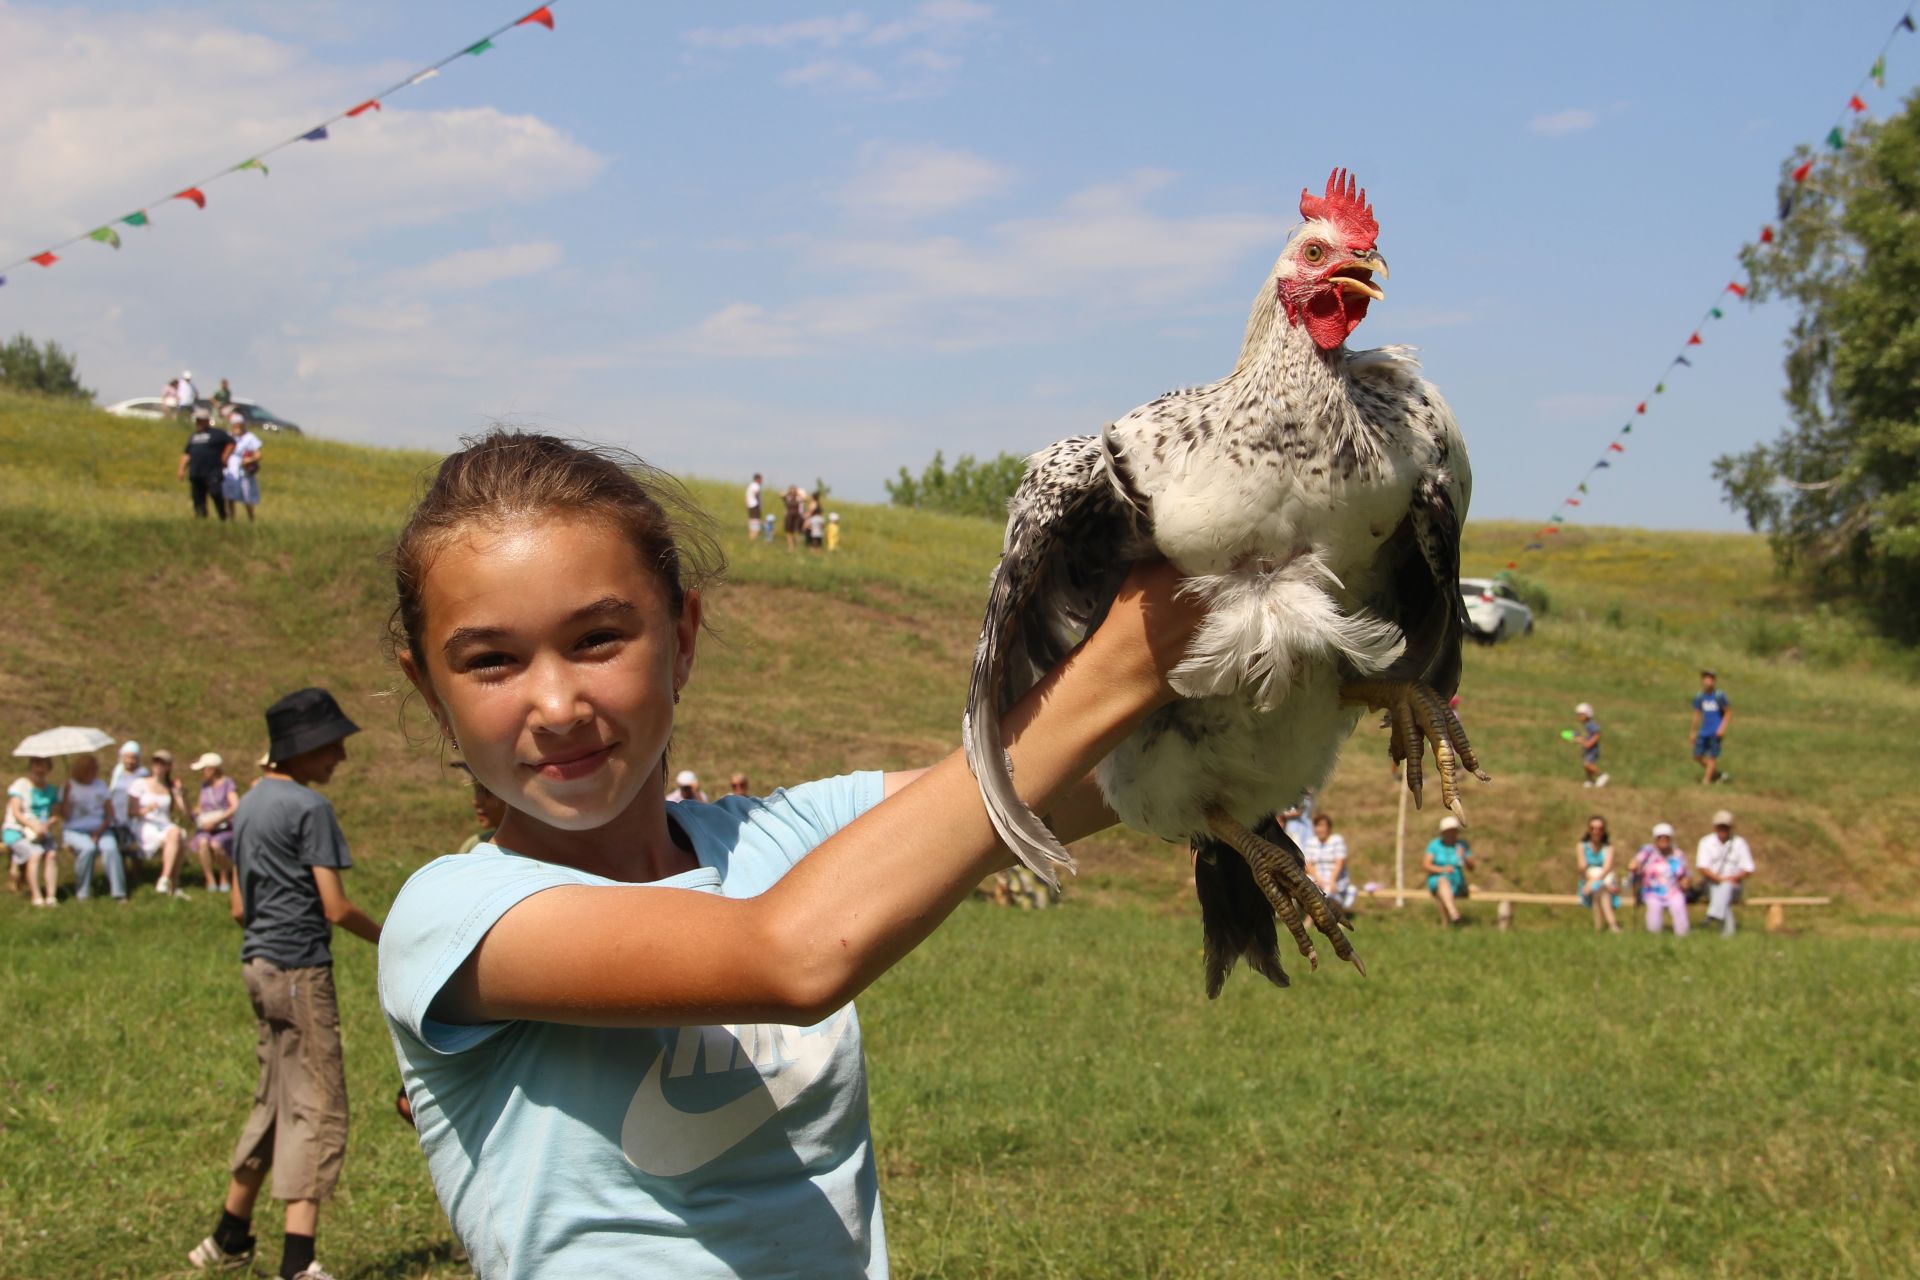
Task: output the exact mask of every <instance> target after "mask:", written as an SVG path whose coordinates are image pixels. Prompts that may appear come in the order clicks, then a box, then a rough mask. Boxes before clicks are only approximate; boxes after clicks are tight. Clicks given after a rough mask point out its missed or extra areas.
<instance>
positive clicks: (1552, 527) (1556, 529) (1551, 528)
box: [1540, 524, 1560, 533]
mask: <svg viewBox="0 0 1920 1280" xmlns="http://www.w3.org/2000/svg"><path fill="white" fill-rule="evenodd" d="M1540 532H1542V533H1558V532H1560V526H1559V525H1557V524H1550V525H1548V526H1547V527H1546V528H1544V529H1542V530H1541V531H1540Z"/></svg>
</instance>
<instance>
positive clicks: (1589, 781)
mask: <svg viewBox="0 0 1920 1280" xmlns="http://www.w3.org/2000/svg"><path fill="white" fill-rule="evenodd" d="M1580 785H1581V786H1583V787H1591V786H1593V779H1592V778H1588V779H1587V780H1586V781H1585V782H1583V783H1581V784H1580Z"/></svg>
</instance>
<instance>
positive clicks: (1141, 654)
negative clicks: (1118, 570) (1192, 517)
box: [1086, 560, 1206, 706]
mask: <svg viewBox="0 0 1920 1280" xmlns="http://www.w3.org/2000/svg"><path fill="white" fill-rule="evenodd" d="M1184 581H1185V579H1184V578H1182V577H1181V575H1180V571H1179V570H1178V569H1176V568H1174V567H1173V566H1172V565H1171V564H1169V563H1168V562H1166V561H1165V560H1143V561H1141V562H1139V563H1137V564H1135V565H1134V566H1133V569H1132V570H1131V571H1130V572H1129V573H1128V574H1127V578H1126V581H1125V582H1122V583H1121V584H1120V591H1119V594H1118V595H1116V596H1115V597H1114V601H1113V607H1112V608H1111V609H1109V610H1108V611H1107V616H1106V618H1105V620H1103V621H1102V622H1101V623H1100V626H1099V629H1098V630H1096V631H1095V632H1094V633H1093V634H1092V635H1091V636H1089V637H1088V638H1087V645H1086V647H1087V649H1088V651H1089V655H1090V656H1093V657H1096V658H1097V660H1098V665H1099V668H1100V670H1101V671H1102V672H1103V673H1104V674H1106V675H1108V676H1109V677H1111V678H1116V679H1120V680H1123V681H1127V682H1130V683H1132V684H1133V685H1135V686H1136V687H1137V688H1138V689H1139V690H1140V691H1141V692H1143V693H1144V694H1146V695H1147V696H1148V697H1149V699H1150V701H1151V703H1152V705H1154V706H1160V705H1162V704H1164V703H1168V702H1172V701H1173V700H1174V699H1175V698H1176V697H1177V696H1179V695H1177V694H1176V693H1175V692H1174V690H1173V687H1172V686H1171V685H1169V684H1168V683H1167V673H1168V672H1170V671H1172V670H1173V669H1174V668H1175V667H1176V666H1178V665H1179V664H1180V660H1181V659H1182V658H1184V657H1185V656H1186V653H1187V646H1188V644H1189V643H1191V641H1192V640H1193V633H1194V632H1195V631H1197V630H1198V629H1199V627H1200V624H1201V622H1203V621H1205V619H1206V611H1205V610H1204V609H1203V608H1201V607H1200V606H1199V605H1198V604H1197V603H1195V602H1194V601H1193V600H1192V599H1191V598H1189V597H1185V596H1183V595H1182V594H1181V591H1180V588H1181V584H1182V583H1183V582H1184Z"/></svg>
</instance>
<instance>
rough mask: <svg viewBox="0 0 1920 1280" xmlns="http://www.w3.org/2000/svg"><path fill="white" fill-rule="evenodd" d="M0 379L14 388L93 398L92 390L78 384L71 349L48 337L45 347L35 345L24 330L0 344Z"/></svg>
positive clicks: (78, 397) (53, 394)
mask: <svg viewBox="0 0 1920 1280" xmlns="http://www.w3.org/2000/svg"><path fill="white" fill-rule="evenodd" d="M0 382H5V383H6V384H7V386H8V387H9V388H10V389H12V390H15V391H37V392H39V393H40V394H42V395H48V396H72V397H74V398H76V399H80V400H91V399H93V392H92V391H90V390H88V389H87V388H86V387H83V386H81V385H80V371H79V368H78V367H77V366H76V365H75V364H74V358H73V354H72V353H71V352H68V351H65V350H63V349H62V348H61V346H60V344H59V343H57V342H54V341H51V340H49V341H48V342H47V344H46V346H45V347H39V346H36V345H34V341H33V339H32V338H29V337H28V336H27V335H26V334H24V333H20V334H15V335H14V338H13V341H12V342H9V343H6V344H5V345H0Z"/></svg>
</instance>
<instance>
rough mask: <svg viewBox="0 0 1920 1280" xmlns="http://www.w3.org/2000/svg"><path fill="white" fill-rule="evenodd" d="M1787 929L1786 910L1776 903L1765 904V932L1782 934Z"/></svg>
mask: <svg viewBox="0 0 1920 1280" xmlns="http://www.w3.org/2000/svg"><path fill="white" fill-rule="evenodd" d="M1786 928H1787V909H1786V908H1785V907H1784V906H1782V905H1781V904H1780V903H1778V902H1773V903H1768V904H1767V932H1768V933H1784V932H1785V931H1786Z"/></svg>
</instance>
